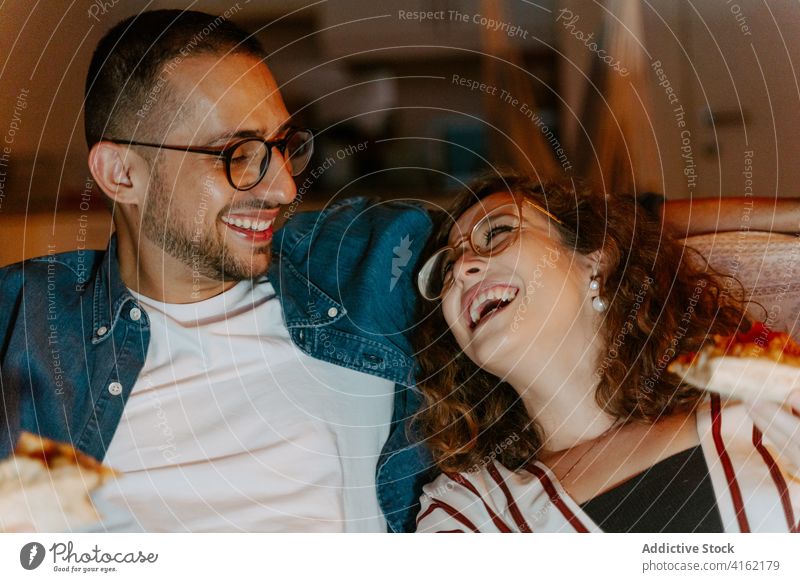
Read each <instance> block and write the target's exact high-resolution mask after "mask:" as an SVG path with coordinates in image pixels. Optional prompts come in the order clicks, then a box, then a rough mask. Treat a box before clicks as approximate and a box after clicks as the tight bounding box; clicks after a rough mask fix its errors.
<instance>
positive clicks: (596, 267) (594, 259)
mask: <svg viewBox="0 0 800 582" xmlns="http://www.w3.org/2000/svg"><path fill="white" fill-rule="evenodd" d="M585 257H586V269H587V270H588V271H589V276H590V277H591V276H593V275H599V276H600V277H603V278H605V273H606V268H607V265H606V263H605V261H604V260H605V253H604V252H603V249H597V250H596V251H592V252H591V253H589V254H588V255H585Z"/></svg>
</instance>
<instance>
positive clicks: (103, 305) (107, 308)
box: [91, 234, 149, 344]
mask: <svg viewBox="0 0 800 582" xmlns="http://www.w3.org/2000/svg"><path fill="white" fill-rule="evenodd" d="M128 303H131V304H132V305H131V306H130V307H131V309H132V308H133V307H135V306H136V299H134V297H133V295H131V293H130V291H129V290H128V288H127V287H126V286H125V283H123V282H122V277H121V275H120V271H119V258H118V257H117V235H116V234H114V235H112V236H111V240H110V241H109V243H108V249H107V250H106V253H105V255H104V256H103V260H102V263H101V264H100V268H99V269H98V270H97V274H96V275H95V277H94V299H93V302H92V311H93V316H92V338H91V339H92V343H93V344H99V343H102V342H104V341H106V340H107V339H108V338H109V337H111V336H112V335H113V333H112V332H113V331H114V328H115V327H116V326H117V324H118V323H119V319H120V316H121V314H122V313H123V308H125V306H126V305H127V304H128ZM133 323H135V324H138V325H139V326H141V327H143V328H144V327H149V320H148V319H147V315H146V314H145V313H144V311H143V310H142V312H141V317H140V319H138V320H137V321H135V322H133Z"/></svg>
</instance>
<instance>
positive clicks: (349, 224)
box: [275, 197, 432, 254]
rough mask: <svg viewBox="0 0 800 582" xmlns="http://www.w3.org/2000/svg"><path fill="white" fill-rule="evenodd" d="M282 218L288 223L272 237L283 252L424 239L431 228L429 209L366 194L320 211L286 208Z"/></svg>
mask: <svg viewBox="0 0 800 582" xmlns="http://www.w3.org/2000/svg"><path fill="white" fill-rule="evenodd" d="M284 217H285V218H286V219H288V222H287V223H286V226H284V227H283V228H282V229H281V230H280V231H279V232H278V233H276V239H275V244H276V245H277V248H278V250H279V251H280V252H282V253H284V254H295V253H296V251H297V250H301V251H305V250H308V248H309V247H311V246H314V247H316V246H323V245H324V246H326V247H330V246H331V245H333V246H334V247H335V248H338V250H339V252H342V251H349V250H350V249H351V248H359V247H364V246H366V245H369V244H374V243H375V242H376V241H378V242H380V241H381V240H383V239H388V238H391V237H392V235H397V234H400V235H401V237H402V236H408V237H409V238H418V239H422V240H424V239H427V237H428V235H429V234H430V231H431V227H432V222H431V218H430V215H429V213H428V211H427V210H426V209H425V208H424V207H423V206H422V205H420V204H413V203H409V202H399V201H385V200H380V199H376V198H369V197H357V198H347V199H344V200H341V201H338V202H335V203H333V204H330V205H328V206H326V207H325V208H324V209H322V210H319V211H312V212H299V213H296V214H292V212H291V210H288V211H286V212H285V213H284ZM394 244H398V243H397V242H395V243H394Z"/></svg>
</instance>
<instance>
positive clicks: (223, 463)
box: [100, 279, 394, 532]
mask: <svg viewBox="0 0 800 582" xmlns="http://www.w3.org/2000/svg"><path fill="white" fill-rule="evenodd" d="M134 296H135V297H136V298H137V299H138V300H139V302H140V303H141V304H142V305H143V306H144V308H145V310H146V312H147V314H148V316H149V318H150V334H151V335H150V345H149V347H148V350H147V358H146V361H145V364H144V368H143V369H142V371H141V373H140V375H139V378H138V380H137V382H136V385H135V386H134V388H133V392H132V394H131V396H130V399H129V401H128V403H127V405H126V407H125V411H124V414H123V417H122V421H121V422H120V425H119V427H118V428H117V431H116V433H115V434H114V438H113V439H112V441H111V444H110V446H109V449H108V453H107V456H106V460H105V461H106V463H107V464H108V465H109V466H111V467H113V468H115V469H117V470H118V471H121V472H123V473H124V475H123V477H122V478H121V479H119V480H117V481H116V482H112V483H110V484H109V485H107V486H106V487H105V488H104V490H103V491H101V492H100V496H101V499H103V501H107V502H110V503H112V504H114V505H118V506H121V507H123V508H125V509H126V510H129V511H131V512H132V513H133V515H134V517H135V519H136V520H137V521H138V523H139V525H140V526H141V528H143V529H144V530H145V531H273V532H274V531H326V532H331V531H333V532H338V531H360V532H364V531H366V532H378V531H386V523H385V520H384V518H383V515H382V513H381V510H380V507H379V506H378V501H377V496H376V492H375V467H376V463H377V459H378V455H379V454H380V451H381V447H382V445H383V443H384V442H385V441H386V439H387V437H388V434H389V424H390V421H391V415H392V403H393V394H394V384H393V383H392V382H390V381H388V380H382V379H380V378H376V377H373V376H370V375H367V374H364V373H361V372H356V371H353V370H349V369H346V368H342V367H339V366H336V365H334V364H329V363H326V362H322V361H320V360H316V359H314V358H312V357H310V356H307V355H305V354H304V353H303V352H301V351H300V350H299V349H298V348H297V347H296V346H295V345H294V344H293V343H292V341H291V339H290V337H289V332H288V330H287V329H286V326H285V325H284V322H283V317H282V310H281V305H280V301H279V300H278V298H277V297H276V296H275V291H274V289H273V287H272V285H271V284H270V283H268V282H267V281H266V279H261V280H259V281H255V282H253V281H242V282H240V283H238V284H237V285H236V286H234V287H233V288H231V289H229V290H228V291H226V292H225V293H222V294H221V295H218V296H216V297H213V298H211V299H208V300H205V301H201V302H198V303H191V304H181V305H176V304H165V303H160V302H157V301H153V300H151V299H149V298H147V297H143V296H140V295H136V294H134Z"/></svg>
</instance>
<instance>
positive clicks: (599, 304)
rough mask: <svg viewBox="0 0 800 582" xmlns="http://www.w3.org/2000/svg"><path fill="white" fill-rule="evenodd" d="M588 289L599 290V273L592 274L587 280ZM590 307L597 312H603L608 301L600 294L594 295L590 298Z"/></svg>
mask: <svg viewBox="0 0 800 582" xmlns="http://www.w3.org/2000/svg"><path fill="white" fill-rule="evenodd" d="M589 290H590V291H600V275H593V276H592V279H591V281H590V282H589ZM592 309H594V310H595V311H597V312H598V313H602V312H604V311H605V310H606V309H608V303H606V301H605V300H604V299H603V298H602V297H600V295H596V296H595V297H593V298H592Z"/></svg>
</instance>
